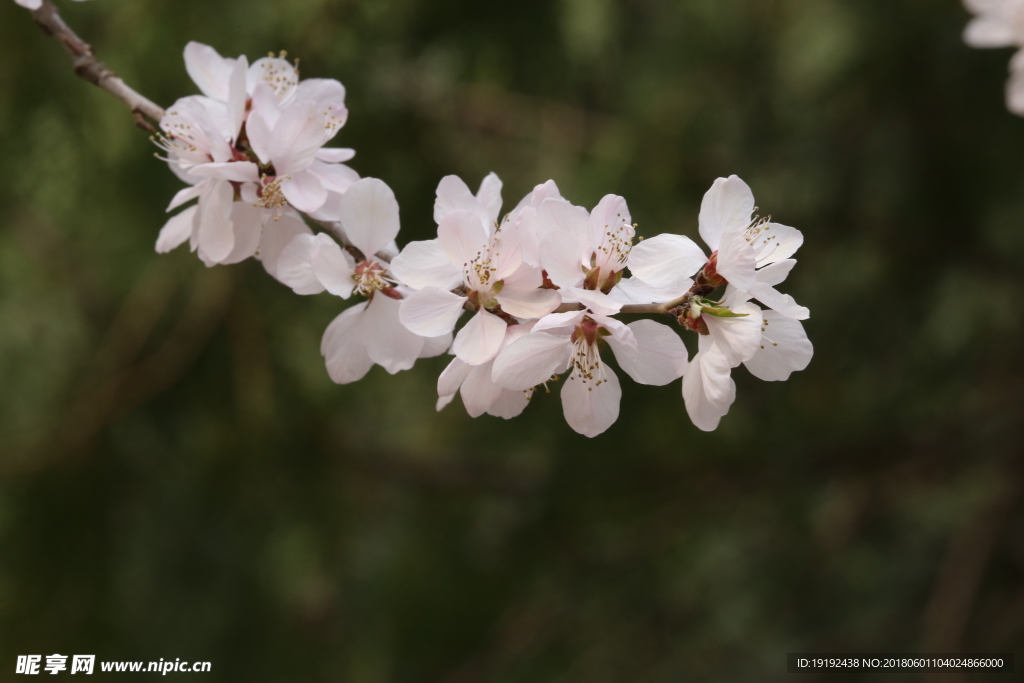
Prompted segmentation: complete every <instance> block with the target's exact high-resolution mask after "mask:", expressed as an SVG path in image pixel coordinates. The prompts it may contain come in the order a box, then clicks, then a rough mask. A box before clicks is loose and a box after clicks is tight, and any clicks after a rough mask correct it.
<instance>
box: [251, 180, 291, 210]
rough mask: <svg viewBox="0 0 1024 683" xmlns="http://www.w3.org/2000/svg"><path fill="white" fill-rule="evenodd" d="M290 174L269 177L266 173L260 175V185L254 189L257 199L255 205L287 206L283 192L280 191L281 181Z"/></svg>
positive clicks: (261, 206)
mask: <svg viewBox="0 0 1024 683" xmlns="http://www.w3.org/2000/svg"><path fill="white" fill-rule="evenodd" d="M289 177H290V176H277V177H271V176H268V175H266V174H264V175H262V176H260V185H259V187H258V188H257V189H256V194H257V196H258V199H257V200H256V204H255V206H256V207H257V208H259V209H281V208H284V207H285V206H288V200H287V199H285V196H284V192H282V191H281V183H283V182H284V181H286V180H288V178H289Z"/></svg>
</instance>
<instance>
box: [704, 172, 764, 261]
mask: <svg viewBox="0 0 1024 683" xmlns="http://www.w3.org/2000/svg"><path fill="white" fill-rule="evenodd" d="M753 213H754V193H753V192H752V191H751V190H750V187H749V186H748V185H747V184H746V183H745V182H743V181H742V180H740V178H739V177H738V176H734V175H731V176H729V177H728V178H718V179H716V180H715V182H714V184H712V185H711V189H710V190H708V191H707V192H706V193H705V194H704V199H703V201H701V204H700V215H699V216H698V218H697V221H698V224H699V230H700V236H701V238H702V239H703V240H704V242H705V243H706V244H707V245H708V247H709V248H710V249H711V251H716V250H718V249H719V246H718V243H719V241H720V240H721V237H722V234H723V233H726V232H730V231H735V230H739V231H743V230H745V229H746V228H747V226H748V225H749V224H750V217H751V214H753Z"/></svg>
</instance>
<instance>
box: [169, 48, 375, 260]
mask: <svg viewBox="0 0 1024 683" xmlns="http://www.w3.org/2000/svg"><path fill="white" fill-rule="evenodd" d="M283 56H284V53H282V56H281V57H274V56H271V57H264V58H262V59H259V60H257V61H256V62H255V63H254V64H252V65H251V66H250V65H249V63H248V60H247V59H246V58H245V57H244V56H242V57H238V58H236V59H231V58H225V57H222V56H221V55H220V54H218V53H217V51H216V50H215V49H213V48H212V47H210V46H208V45H203V44H200V43H195V42H192V43H189V44H188V45H187V46H186V48H185V65H186V69H187V71H188V73H189V75H190V76H191V77H192V79H193V80H194V81H195V83H196V85H197V86H198V87H199V89H200V91H202V93H203V94H202V95H192V96H188V97H184V98H181V99H180V100H178V101H177V102H175V103H174V104H173V105H172V106H171V107H170V108H169V109H168V110H167V113H166V115H165V116H164V118H163V119H162V120H161V121H160V128H161V131H162V135H161V136H160V137H159V139H158V140H157V144H158V146H159V147H161V148H162V149H163V150H164V152H165V153H166V154H167V161H168V164H169V166H170V167H171V169H172V170H173V171H174V172H175V173H176V174H177V175H178V176H179V177H180V178H182V180H184V181H185V182H187V183H189V184H190V187H186V188H185V189H183V190H181V191H180V192H178V194H177V195H176V196H175V197H174V199H173V200H172V201H171V204H170V206H169V207H168V211H172V210H174V209H176V208H178V207H180V206H183V205H184V204H186V203H188V202H190V201H191V200H193V199H195V200H198V201H197V206H196V207H192V208H190V209H186V210H185V211H183V212H181V213H179V214H178V215H176V216H173V217H172V218H171V219H170V220H168V222H167V223H166V224H165V226H164V228H163V230H161V233H160V236H159V238H158V240H157V251H159V252H166V251H169V250H171V249H174V248H175V247H177V246H179V245H180V244H182V243H184V242H185V241H188V242H189V244H190V246H191V248H192V250H193V251H196V252H197V254H198V256H199V257H200V259H202V261H203V262H204V263H206V264H207V265H214V264H228V263H236V262H238V261H241V260H244V259H246V258H250V257H253V256H257V257H259V258H260V260H261V261H262V262H263V265H264V267H266V269H267V271H268V272H269V273H270V274H272V275H275V276H276V274H277V264H276V261H277V257H278V256H279V255H280V253H281V252H282V251H283V249H284V246H285V245H287V244H288V243H289V242H290V241H291V240H292V238H294V237H295V236H296V235H299V234H306V235H309V234H311V231H310V230H309V229H308V228H307V227H306V226H305V225H304V223H303V221H302V218H301V216H300V215H299V214H298V213H297V212H296V209H297V210H299V211H303V212H306V213H309V214H310V215H312V216H313V217H314V218H318V219H324V220H337V217H338V216H337V211H338V205H339V202H340V197H341V194H342V193H344V191H345V190H346V189H348V187H349V186H350V185H351V184H352V183H353V182H355V181H356V180H357V179H358V174H356V173H355V172H354V171H353V170H352V169H351V168H349V167H348V166H345V165H344V164H343V163H341V162H343V161H347V160H348V159H350V158H351V157H352V156H353V154H354V152H352V150H348V149H328V148H324V147H323V145H324V144H325V143H326V142H328V141H329V140H330V139H331V138H332V137H333V136H334V135H335V133H336V132H337V130H338V128H340V127H341V126H342V125H343V124H344V122H345V119H346V118H347V110H346V109H345V105H344V98H345V90H344V87H342V85H341V84H340V83H338V82H337V81H332V80H324V79H310V80H306V81H302V82H301V83H300V82H299V80H298V71H297V70H296V69H295V67H294V66H293V65H291V64H289V63H288V62H287V61H286V60H285V59H283Z"/></svg>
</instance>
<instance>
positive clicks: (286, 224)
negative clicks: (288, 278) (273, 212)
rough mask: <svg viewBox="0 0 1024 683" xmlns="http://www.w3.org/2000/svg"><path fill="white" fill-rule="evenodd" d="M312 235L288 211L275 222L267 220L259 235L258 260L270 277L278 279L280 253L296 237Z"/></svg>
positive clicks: (310, 231) (301, 221)
mask: <svg viewBox="0 0 1024 683" xmlns="http://www.w3.org/2000/svg"><path fill="white" fill-rule="evenodd" d="M312 234H313V231H312V230H310V229H309V226H308V225H306V223H305V222H304V221H303V220H302V219H301V218H299V216H298V214H296V213H295V212H293V211H291V210H290V209H289V210H287V211H285V212H284V213H282V214H281V215H280V216H278V217H277V220H268V221H267V225H266V226H265V227H264V228H263V232H262V233H261V234H260V249H259V259H260V261H261V262H262V263H263V268H264V269H265V270H266V271H267V273H269V274H270V276H271V277H274V278H277V279H280V278H278V275H277V269H278V259H280V258H281V253H282V252H283V251H284V250H285V248H286V247H287V246H288V245H289V244H291V241H292V240H293V239H295V237H296V235H312Z"/></svg>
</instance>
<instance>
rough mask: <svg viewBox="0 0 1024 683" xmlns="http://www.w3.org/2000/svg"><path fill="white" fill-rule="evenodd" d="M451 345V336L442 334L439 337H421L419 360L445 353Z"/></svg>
mask: <svg viewBox="0 0 1024 683" xmlns="http://www.w3.org/2000/svg"><path fill="white" fill-rule="evenodd" d="M451 345H452V335H451V333H450V332H449V333H448V334H442V335H441V336H439V337H423V350H422V351H420V358H433V357H434V356H440V355H441V354H442V353H444V352H446V351H447V350H448V349H449V348H451Z"/></svg>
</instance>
